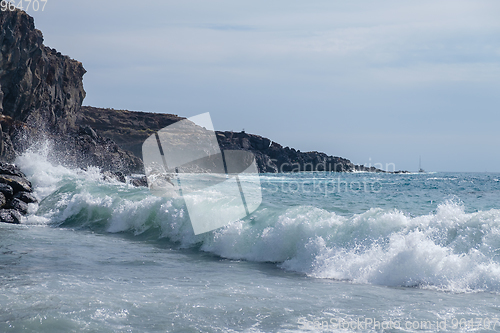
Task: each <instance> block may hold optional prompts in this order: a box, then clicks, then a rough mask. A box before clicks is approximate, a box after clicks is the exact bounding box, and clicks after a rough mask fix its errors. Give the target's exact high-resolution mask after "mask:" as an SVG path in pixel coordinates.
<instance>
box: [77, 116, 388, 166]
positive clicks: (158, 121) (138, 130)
mask: <svg viewBox="0 0 500 333" xmlns="http://www.w3.org/2000/svg"><path fill="white" fill-rule="evenodd" d="M181 119H185V118H182V117H179V116H177V115H173V114H164V113H149V112H136V111H127V110H115V109H102V108H94V107H91V106H83V107H82V109H81V112H80V113H79V115H78V118H77V120H76V123H77V125H79V126H82V127H85V126H89V127H91V128H93V129H94V130H95V131H96V132H97V133H98V134H99V135H102V136H106V137H109V138H111V139H112V140H113V141H114V142H116V143H117V144H118V145H119V146H120V147H122V148H124V149H128V150H130V151H132V152H133V153H134V154H135V155H136V156H137V157H139V158H142V144H143V142H144V140H146V139H147V138H148V137H149V136H150V135H151V134H153V133H155V132H156V131H158V130H160V129H162V128H164V127H166V126H168V125H170V124H173V123H174V122H176V121H179V120H181ZM216 134H217V140H218V141H219V144H220V146H221V148H222V149H228V150H229V149H236V150H247V151H251V152H252V153H254V155H255V158H256V161H257V165H258V168H259V171H260V172H272V173H274V172H298V171H337V172H352V171H372V172H383V171H382V170H379V169H376V168H373V167H372V168H366V167H364V166H361V165H354V164H353V163H351V161H349V160H347V159H345V158H341V157H336V156H329V155H327V154H325V153H320V152H315V151H314V152H301V151H299V150H295V149H293V148H289V147H283V146H282V145H280V144H279V143H276V142H273V141H271V140H270V139H267V138H264V137H262V136H259V135H255V134H248V133H245V132H217V133H216Z"/></svg>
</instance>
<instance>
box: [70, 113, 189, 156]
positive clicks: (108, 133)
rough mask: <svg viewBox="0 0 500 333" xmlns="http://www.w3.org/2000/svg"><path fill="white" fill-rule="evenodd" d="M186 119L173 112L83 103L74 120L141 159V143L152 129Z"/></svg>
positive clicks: (153, 130)
mask: <svg viewBox="0 0 500 333" xmlns="http://www.w3.org/2000/svg"><path fill="white" fill-rule="evenodd" d="M182 119H185V118H183V117H179V116H177V115H173V114H166V113H161V114H160V113H152V112H134V111H126V110H115V109H103V108H95V107H91V106H82V108H81V109H80V112H79V113H78V118H77V120H76V123H77V124H78V125H80V126H90V127H91V128H92V129H94V130H95V131H96V132H97V133H99V134H100V135H102V136H104V137H107V138H110V139H112V140H113V141H114V142H116V143H117V144H118V145H119V146H120V147H121V148H123V149H125V150H128V151H131V152H132V153H134V155H135V156H137V157H139V158H142V144H143V143H144V140H146V139H147V138H148V137H149V136H150V135H151V134H153V133H154V132H155V131H157V130H159V129H161V128H164V127H166V126H168V125H171V124H173V123H175V122H177V121H179V120H182Z"/></svg>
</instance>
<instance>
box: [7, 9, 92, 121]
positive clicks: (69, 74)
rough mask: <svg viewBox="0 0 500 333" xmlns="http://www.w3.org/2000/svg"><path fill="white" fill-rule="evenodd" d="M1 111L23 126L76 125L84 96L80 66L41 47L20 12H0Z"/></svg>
mask: <svg viewBox="0 0 500 333" xmlns="http://www.w3.org/2000/svg"><path fill="white" fill-rule="evenodd" d="M0 45H1V49H0V52H1V57H0V69H1V70H0V113H2V114H4V115H7V116H10V117H11V118H12V119H14V120H18V121H21V122H25V123H30V122H31V123H36V124H40V123H42V122H43V123H45V124H47V125H48V126H51V127H55V128H57V129H59V130H61V131H65V130H66V129H67V127H73V126H74V123H75V118H76V114H77V112H78V110H79V108H80V106H81V104H82V101H83V99H84V98H85V90H84V89H83V81H82V79H83V75H84V74H85V72H86V71H85V69H84V68H83V65H82V63H81V62H78V61H76V60H73V59H71V58H69V57H68V56H64V55H62V54H61V53H60V52H57V51H56V50H55V49H51V48H49V47H46V46H44V45H43V35H42V32H41V31H40V30H37V29H35V24H34V20H33V18H32V17H31V16H29V15H28V14H26V12H24V11H21V10H14V11H10V10H7V11H3V12H2V13H1V14H0Z"/></svg>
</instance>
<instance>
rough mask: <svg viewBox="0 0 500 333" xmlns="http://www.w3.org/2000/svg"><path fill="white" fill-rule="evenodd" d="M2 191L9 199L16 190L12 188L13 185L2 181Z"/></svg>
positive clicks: (0, 188)
mask: <svg viewBox="0 0 500 333" xmlns="http://www.w3.org/2000/svg"><path fill="white" fill-rule="evenodd" d="M0 193H2V194H3V195H4V196H5V197H6V198H7V199H10V198H12V196H13V195H14V190H13V189H12V186H10V185H7V184H4V183H0Z"/></svg>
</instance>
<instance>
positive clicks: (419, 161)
mask: <svg viewBox="0 0 500 333" xmlns="http://www.w3.org/2000/svg"><path fill="white" fill-rule="evenodd" d="M418 172H425V170H424V169H422V156H420V157H419V160H418Z"/></svg>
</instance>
